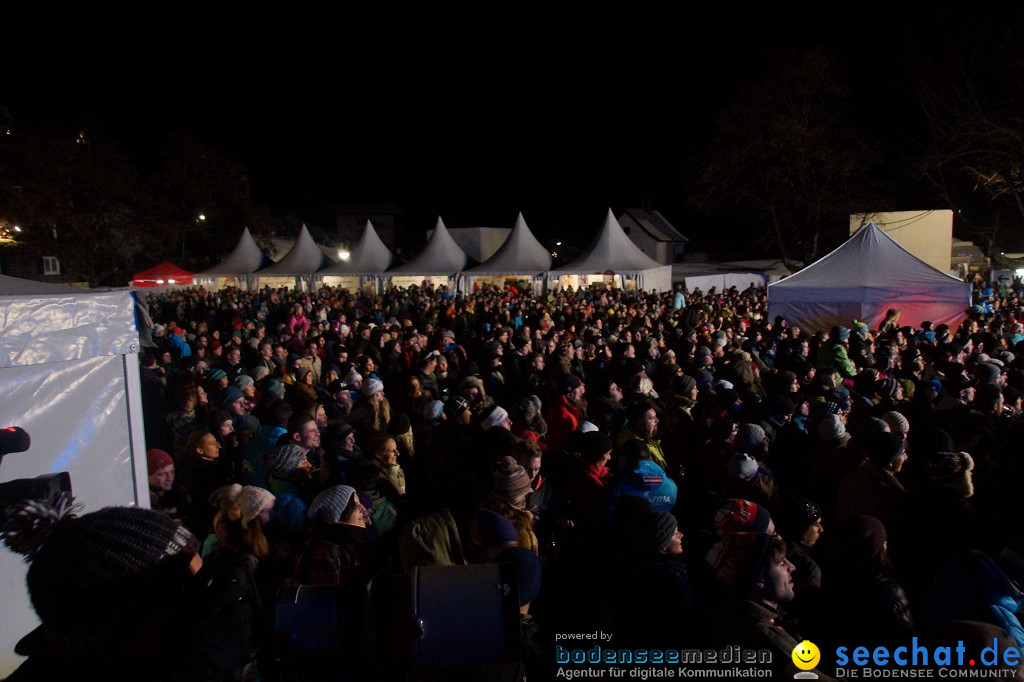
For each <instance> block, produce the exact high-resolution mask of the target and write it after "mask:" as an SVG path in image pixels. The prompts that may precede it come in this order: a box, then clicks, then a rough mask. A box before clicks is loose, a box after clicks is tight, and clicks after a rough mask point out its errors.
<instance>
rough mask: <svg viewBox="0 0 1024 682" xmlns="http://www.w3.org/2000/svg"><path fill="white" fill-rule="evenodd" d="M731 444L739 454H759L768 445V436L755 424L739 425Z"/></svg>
mask: <svg viewBox="0 0 1024 682" xmlns="http://www.w3.org/2000/svg"><path fill="white" fill-rule="evenodd" d="M733 442H734V443H735V444H736V449H737V450H739V451H740V452H753V453H759V452H760V451H762V450H763V449H764V446H765V444H767V443H768V435H767V434H766V433H765V432H764V429H763V428H761V427H760V426H759V425H757V424H740V426H739V428H738V429H737V430H736V438H735V439H734V440H733Z"/></svg>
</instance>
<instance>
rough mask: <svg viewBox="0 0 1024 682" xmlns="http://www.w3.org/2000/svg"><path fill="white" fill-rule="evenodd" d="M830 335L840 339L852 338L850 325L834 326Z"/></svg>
mask: <svg viewBox="0 0 1024 682" xmlns="http://www.w3.org/2000/svg"><path fill="white" fill-rule="evenodd" d="M829 336H831V337H833V338H835V339H837V340H839V341H847V340H849V338H850V330H849V328H848V327H844V326H842V325H836V326H835V327H832V332H831V333H830V334H829Z"/></svg>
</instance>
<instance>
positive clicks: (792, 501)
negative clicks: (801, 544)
mask: <svg viewBox="0 0 1024 682" xmlns="http://www.w3.org/2000/svg"><path fill="white" fill-rule="evenodd" d="M778 512H779V513H778V522H779V529H780V530H781V531H782V536H783V537H785V538H787V539H789V540H799V539H800V538H801V536H803V534H804V532H805V531H806V530H807V529H808V528H810V527H811V526H812V525H814V523H815V522H816V521H817V520H818V519H820V518H821V507H819V506H818V505H817V504H815V503H814V502H813V501H811V500H809V499H808V498H806V497H804V496H802V495H799V494H797V493H795V492H793V491H792V490H784V491H783V492H782V494H781V495H780V496H779V504H778Z"/></svg>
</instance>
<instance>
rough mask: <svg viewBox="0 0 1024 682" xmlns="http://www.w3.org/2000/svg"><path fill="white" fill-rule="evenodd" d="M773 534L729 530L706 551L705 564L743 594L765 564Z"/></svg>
mask: <svg viewBox="0 0 1024 682" xmlns="http://www.w3.org/2000/svg"><path fill="white" fill-rule="evenodd" d="M777 537H778V536H776V535H768V534H767V533H757V532H746V533H730V534H729V535H726V536H725V537H724V538H722V539H721V540H720V541H718V542H717V543H715V544H714V545H713V546H712V547H711V549H710V550H709V551H708V556H707V561H708V564H709V565H710V566H711V570H712V571H713V572H714V574H715V576H716V577H717V578H718V579H719V580H720V581H722V583H723V584H724V585H725V586H726V588H728V589H729V590H730V591H732V592H733V593H735V594H738V595H745V594H747V593H749V592H750V591H751V590H752V589H754V587H755V586H756V585H757V581H758V580H759V579H760V578H761V576H762V575H764V572H765V569H767V568H768V563H769V559H770V558H771V555H772V549H773V547H774V546H775V541H776V538H777Z"/></svg>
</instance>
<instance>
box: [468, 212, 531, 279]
mask: <svg viewBox="0 0 1024 682" xmlns="http://www.w3.org/2000/svg"><path fill="white" fill-rule="evenodd" d="M550 269H551V254H550V253H548V250H547V249H546V248H544V246H543V245H542V244H541V243H540V242H539V241H537V238H536V237H535V236H533V232H531V231H530V228H529V227H527V225H526V220H525V219H524V218H523V214H522V213H520V214H519V216H518V217H517V218H516V224H515V227H513V228H512V232H510V233H509V235H508V238H507V239H505V242H504V243H503V244H502V245H501V246H500V247H499V248H498V250H497V251H496V252H495V253H494V255H493V256H491V257H490V258H488V259H487V260H486V261H484V262H483V263H481V264H480V265H477V266H475V267H472V268H469V269H468V270H466V271H465V273H464V274H465V275H467V276H468V277H469V278H470V286H472V283H473V282H476V281H485V280H487V279H492V280H493V279H498V278H503V277H508V276H516V275H518V276H520V277H529V278H530V280H531V283H532V284H534V287H535V288H536V286H537V283H539V282H541V281H542V279H543V277H545V276H546V273H547V271H548V270H550Z"/></svg>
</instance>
